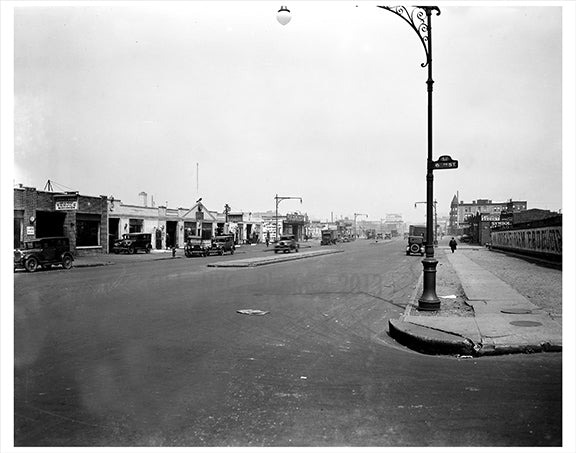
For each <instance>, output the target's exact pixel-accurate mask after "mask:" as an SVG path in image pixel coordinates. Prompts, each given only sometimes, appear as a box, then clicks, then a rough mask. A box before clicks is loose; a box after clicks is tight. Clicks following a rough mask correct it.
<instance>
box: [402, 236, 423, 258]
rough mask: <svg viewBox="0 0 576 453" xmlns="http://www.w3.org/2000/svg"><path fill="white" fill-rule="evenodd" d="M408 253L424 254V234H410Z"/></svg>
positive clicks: (407, 246)
mask: <svg viewBox="0 0 576 453" xmlns="http://www.w3.org/2000/svg"><path fill="white" fill-rule="evenodd" d="M406 255H420V256H424V238H423V237H422V236H408V245H406Z"/></svg>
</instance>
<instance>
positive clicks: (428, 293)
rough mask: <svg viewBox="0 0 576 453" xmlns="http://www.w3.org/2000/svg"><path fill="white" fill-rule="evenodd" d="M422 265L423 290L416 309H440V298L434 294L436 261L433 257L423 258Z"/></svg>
mask: <svg viewBox="0 0 576 453" xmlns="http://www.w3.org/2000/svg"><path fill="white" fill-rule="evenodd" d="M422 265H423V266H424V291H422V296H420V298H419V299H418V310H421V311H437V310H440V299H438V296H437V295H436V266H437V265H438V261H437V260H436V259H434V258H424V259H423V260H422Z"/></svg>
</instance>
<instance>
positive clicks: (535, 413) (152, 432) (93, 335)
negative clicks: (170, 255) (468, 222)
mask: <svg viewBox="0 0 576 453" xmlns="http://www.w3.org/2000/svg"><path fill="white" fill-rule="evenodd" d="M340 247H342V248H344V249H345V252H344V253H339V254H334V255H327V256H321V257H317V258H309V259H305V260H299V261H291V262H285V263H278V264H273V265H267V266H262V267H256V268H240V269H230V268H208V267H206V263H207V262H209V260H222V257H211V258H197V259H186V258H182V259H173V260H172V259H168V260H160V261H158V260H150V259H147V260H142V261H141V262H136V263H134V261H133V260H132V261H128V260H126V261H125V262H121V263H119V264H116V265H113V266H105V267H97V268H76V269H72V270H70V271H62V270H50V271H44V272H38V273H35V274H27V273H18V274H16V275H15V276H14V277H15V278H14V279H15V290H14V293H15V398H14V404H15V419H14V425H15V445H16V446H156V447H159V446H196V447H199V446H238V447H240V446H325V447H327V446H383V447H386V446H404V447H409V446H412V447H414V446H436V447H441V446H559V445H561V442H562V370H561V368H562V361H561V354H556V353H546V354H532V355H514V356H500V357H483V358H479V359H466V358H456V357H436V356H426V355H421V354H418V353H415V352H412V351H410V350H408V349H406V348H404V347H402V346H400V345H398V344H396V343H395V342H394V341H393V340H392V339H390V338H388V337H387V335H386V330H387V325H388V319H389V318H390V317H393V318H397V317H398V316H399V315H400V314H401V313H402V312H403V310H404V306H405V304H406V303H407V301H408V300H409V299H410V297H411V296H412V293H413V291H414V289H415V287H416V283H417V280H418V278H419V277H420V274H421V272H422V265H421V263H420V259H419V258H418V257H407V256H405V254H404V252H403V248H404V242H403V241H391V242H386V243H382V242H380V243H378V244H373V243H370V242H369V241H357V242H355V243H350V244H342V245H340ZM245 256H246V255H240V254H237V255H234V256H233V257H228V258H226V259H237V258H241V257H242V258H243V257H245ZM241 309H257V310H263V311H267V312H269V313H267V314H265V315H262V316H255V315H245V314H240V313H238V312H237V310H241Z"/></svg>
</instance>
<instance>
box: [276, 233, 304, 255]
mask: <svg viewBox="0 0 576 453" xmlns="http://www.w3.org/2000/svg"><path fill="white" fill-rule="evenodd" d="M299 248H300V244H298V242H297V241H296V237H295V236H294V235H293V234H283V235H282V236H280V240H279V241H278V242H277V243H276V244H275V245H274V253H278V252H282V253H289V252H291V251H292V250H294V251H295V252H297V251H298V249H299Z"/></svg>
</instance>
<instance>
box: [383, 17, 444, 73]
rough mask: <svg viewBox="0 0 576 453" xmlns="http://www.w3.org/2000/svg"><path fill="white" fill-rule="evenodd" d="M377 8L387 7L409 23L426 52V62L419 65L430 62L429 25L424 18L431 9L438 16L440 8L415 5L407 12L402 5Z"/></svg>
mask: <svg viewBox="0 0 576 453" xmlns="http://www.w3.org/2000/svg"><path fill="white" fill-rule="evenodd" d="M378 8H382V9H387V10H388V11H390V12H393V13H394V14H396V15H397V16H399V17H401V18H402V19H404V20H405V21H406V23H408V25H410V27H411V28H412V29H413V30H414V31H415V32H416V34H417V35H418V37H419V38H420V41H421V42H422V45H423V46H424V52H425V53H426V62H424V63H421V65H420V66H422V67H423V68H424V67H426V66H427V65H428V64H430V59H431V58H432V55H431V52H430V38H429V34H428V33H429V26H428V23H427V22H426V20H425V19H426V17H428V16H430V14H432V11H435V12H436V15H437V16H439V15H440V8H438V7H437V6H415V7H414V9H413V10H412V11H410V12H408V10H407V9H406V8H405V7H404V6H378Z"/></svg>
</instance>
